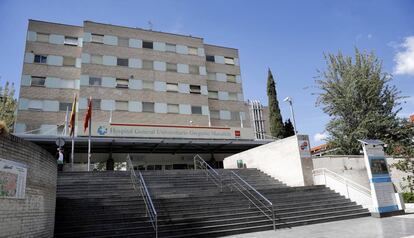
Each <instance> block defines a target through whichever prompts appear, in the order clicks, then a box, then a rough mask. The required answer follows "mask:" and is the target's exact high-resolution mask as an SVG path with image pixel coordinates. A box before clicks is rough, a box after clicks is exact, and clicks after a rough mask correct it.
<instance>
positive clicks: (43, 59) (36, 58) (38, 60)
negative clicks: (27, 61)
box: [34, 55, 47, 64]
mask: <svg viewBox="0 0 414 238" xmlns="http://www.w3.org/2000/svg"><path fill="white" fill-rule="evenodd" d="M46 60H47V56H46V55H35V56H34V62H35V63H39V64H46Z"/></svg>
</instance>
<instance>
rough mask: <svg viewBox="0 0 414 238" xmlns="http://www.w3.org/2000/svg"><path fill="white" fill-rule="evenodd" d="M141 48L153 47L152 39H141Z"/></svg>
mask: <svg viewBox="0 0 414 238" xmlns="http://www.w3.org/2000/svg"><path fill="white" fill-rule="evenodd" d="M142 48H145V49H153V48H154V43H153V42H152V41H143V42H142Z"/></svg>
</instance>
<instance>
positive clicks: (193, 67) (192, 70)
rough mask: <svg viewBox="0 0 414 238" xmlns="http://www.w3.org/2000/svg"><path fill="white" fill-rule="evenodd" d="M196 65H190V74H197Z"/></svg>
mask: <svg viewBox="0 0 414 238" xmlns="http://www.w3.org/2000/svg"><path fill="white" fill-rule="evenodd" d="M199 73H200V71H199V68H198V65H190V74H199Z"/></svg>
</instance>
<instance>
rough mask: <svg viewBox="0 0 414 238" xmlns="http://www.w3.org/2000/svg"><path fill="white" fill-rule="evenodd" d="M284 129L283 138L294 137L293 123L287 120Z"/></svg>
mask: <svg viewBox="0 0 414 238" xmlns="http://www.w3.org/2000/svg"><path fill="white" fill-rule="evenodd" d="M284 129H285V136H284V137H285V138H286V137H289V136H293V135H295V129H294V128H293V123H292V122H291V121H290V119H287V120H286V121H285V125H284Z"/></svg>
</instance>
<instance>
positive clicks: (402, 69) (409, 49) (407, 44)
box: [394, 36, 414, 75]
mask: <svg viewBox="0 0 414 238" xmlns="http://www.w3.org/2000/svg"><path fill="white" fill-rule="evenodd" d="M394 61H395V63H396V65H395V67H394V74H400V75H403V74H405V75H414V36H408V37H406V38H405V39H404V42H403V43H402V44H400V45H399V47H398V52H397V54H396V55H395V57H394Z"/></svg>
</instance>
